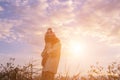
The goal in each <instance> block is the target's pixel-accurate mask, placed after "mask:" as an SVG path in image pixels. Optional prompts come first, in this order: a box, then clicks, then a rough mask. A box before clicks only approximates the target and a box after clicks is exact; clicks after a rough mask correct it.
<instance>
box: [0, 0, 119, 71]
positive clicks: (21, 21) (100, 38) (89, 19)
mask: <svg viewBox="0 0 120 80" xmlns="http://www.w3.org/2000/svg"><path fill="white" fill-rule="evenodd" d="M48 27H52V28H53V30H54V32H55V33H56V35H57V36H58V37H59V38H60V40H61V43H62V57H61V61H60V67H59V72H62V69H63V68H64V67H65V64H68V66H69V67H70V66H71V65H72V64H73V63H74V64H75V65H76V66H72V67H74V69H76V68H77V67H78V66H77V65H78V64H79V67H80V69H81V70H82V68H84V67H85V68H87V67H88V66H89V65H90V64H94V63H95V62H96V61H99V62H101V63H102V64H108V63H110V62H111V61H115V60H117V61H118V60H119V58H120V0H0V57H1V59H2V60H3V61H4V60H6V58H7V57H15V58H16V59H18V60H17V63H22V62H23V60H24V61H27V60H30V59H31V58H32V59H35V58H36V59H38V58H40V59H41V57H40V53H41V51H42V49H43V47H44V40H43V39H44V33H45V32H46V30H47V28H48ZM71 40H72V41H77V42H80V43H81V45H85V46H86V50H84V51H83V53H82V54H84V55H82V56H70V55H69V53H70V51H69V42H70V41H71ZM36 56H37V57H36ZM0 61H1V60H0ZM63 62H64V63H63ZM76 71H77V69H76Z"/></svg>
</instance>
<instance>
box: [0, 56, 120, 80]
mask: <svg viewBox="0 0 120 80" xmlns="http://www.w3.org/2000/svg"><path fill="white" fill-rule="evenodd" d="M14 61H15V58H10V60H9V61H8V62H7V63H5V64H0V80H40V77H41V69H36V68H35V66H34V65H33V64H34V62H32V63H28V64H27V65H24V66H20V65H15V64H14ZM55 80H120V63H117V62H112V63H111V64H110V65H108V67H107V69H105V68H104V67H103V66H101V65H99V64H98V63H97V64H95V65H91V66H90V70H89V71H88V72H87V75H86V76H81V75H80V72H79V73H78V74H75V75H73V76H72V77H71V76H69V69H68V70H66V71H65V75H64V76H63V75H61V74H58V75H57V76H56V77H55Z"/></svg>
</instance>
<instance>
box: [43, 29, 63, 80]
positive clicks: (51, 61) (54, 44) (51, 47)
mask: <svg viewBox="0 0 120 80" xmlns="http://www.w3.org/2000/svg"><path fill="white" fill-rule="evenodd" d="M49 30H51V31H50V32H51V33H49ZM45 43H46V45H45V49H44V50H43V53H42V57H43V59H44V58H46V59H45V60H44V61H42V63H43V64H42V65H43V69H42V80H54V76H55V74H56V73H57V68H58V64H59V59H60V49H61V44H60V40H59V39H58V38H57V37H56V36H55V34H54V33H53V32H52V29H51V28H50V29H48V31H47V33H46V35H45Z"/></svg>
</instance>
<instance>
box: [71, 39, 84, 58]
mask: <svg viewBox="0 0 120 80" xmlns="http://www.w3.org/2000/svg"><path fill="white" fill-rule="evenodd" d="M69 50H70V52H71V53H72V54H73V55H75V56H81V55H83V53H84V51H85V45H84V44H82V43H80V42H78V41H71V42H70V44H69Z"/></svg>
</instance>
